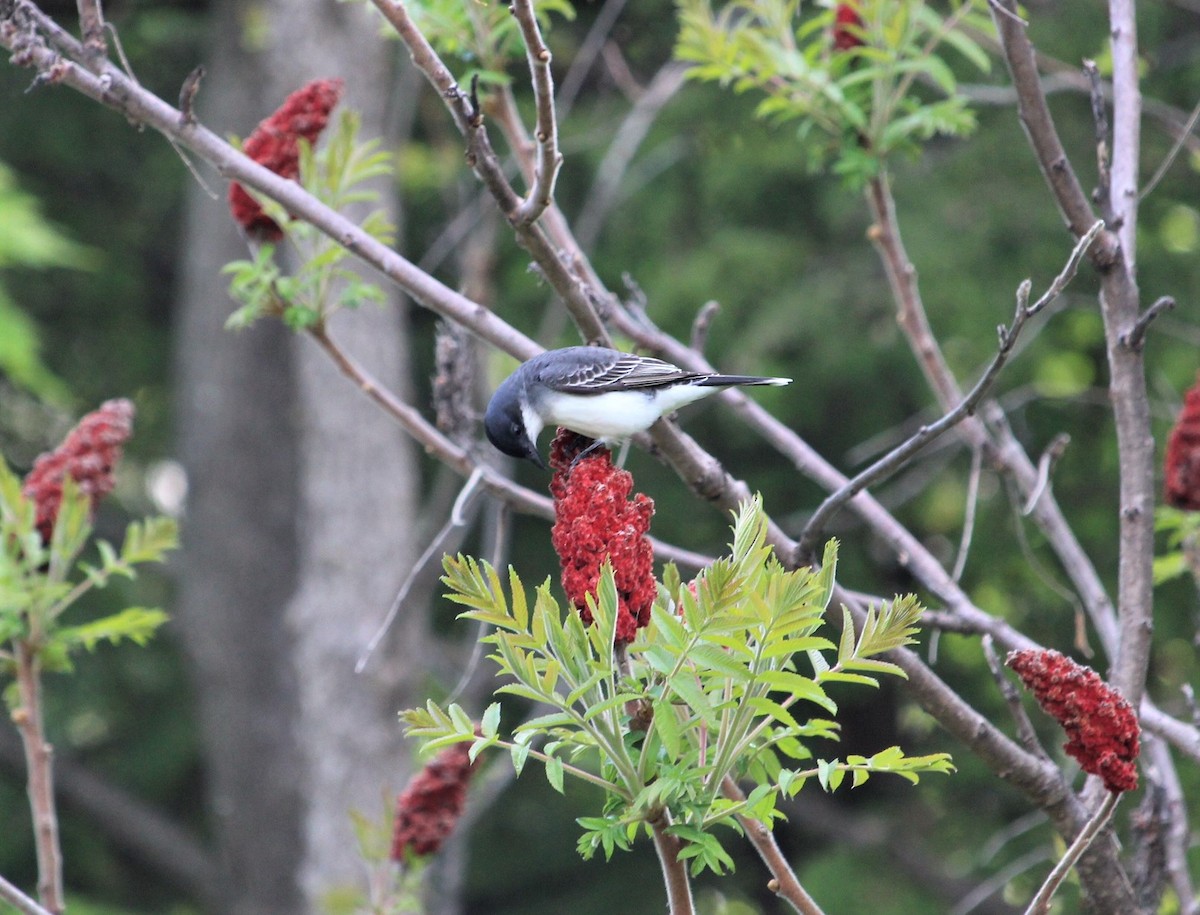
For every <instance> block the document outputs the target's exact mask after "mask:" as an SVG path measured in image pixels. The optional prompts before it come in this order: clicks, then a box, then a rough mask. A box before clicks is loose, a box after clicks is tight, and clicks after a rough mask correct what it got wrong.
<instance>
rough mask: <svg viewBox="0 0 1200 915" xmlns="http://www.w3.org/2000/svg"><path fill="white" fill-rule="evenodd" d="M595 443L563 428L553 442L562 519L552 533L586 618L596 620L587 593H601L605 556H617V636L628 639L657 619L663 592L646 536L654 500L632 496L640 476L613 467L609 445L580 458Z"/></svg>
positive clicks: (566, 581) (554, 486)
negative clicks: (598, 587) (653, 614)
mask: <svg viewBox="0 0 1200 915" xmlns="http://www.w3.org/2000/svg"><path fill="white" fill-rule="evenodd" d="M591 443H592V440H591V439H589V438H585V437H584V436H581V435H576V434H575V433H574V432H569V431H567V430H566V429H560V430H559V432H558V435H556V436H555V438H554V442H553V444H551V446H550V466H551V467H552V468H554V478H553V480H551V482H550V492H551V494H552V495H553V496H554V518H555V520H554V527H553V528H552V529H551V531H550V539H551V542H552V543H553V544H554V550H555V552H557V553H558V559H559V562H560V563H561V565H562V584H563V590H564V591H565V592H566V594H567V598H568V599H569V600H570V601H571V603H572V604H573V605H574V607H575V609H576V610H578V611H579V616H580V618H581V619H582V620H583V621H584V622H585V623H591V621H592V614H591V613H590V612H589V610H588V608H587V595H588V594H593V595H594V594H595V593H596V585H597V583H598V582H599V581H600V567H601V566H602V565H603V564H604V560H605V559H609V560H610V561H611V562H612V568H613V578H614V580H615V581H616V585H617V636H616V640H617V643H618V644H622V645H627V644H628V643H630V642H632V641H633V639H634V636H636V635H637V631H638V629H640V628H641V627H642V626H645V625H646V624H647V623H649V622H650V608H651V607H652V606H653V605H654V598H655V595H656V594H657V591H658V586H657V585H656V584H655V581H654V551H653V549H652V548H651V546H650V541H649V540H648V539H646V534H647V532H648V531H649V530H650V518H651V517H653V515H654V500H653V499H651V498H650V497H649V496H646V495H643V494H642V493H637V494H636V495H634V497H633V498H632V499H630V497H629V494H630V493H631V492H632V491H633V476H632V475H631V474H630V473H629V472H628V471H625V470H621V469H619V468H617V467H614V466H613V462H612V455H611V454H609V452H608V449H606V448H598V449H596V450H595V451H593V452H592V453H590V454H588V455H587V456H586V457H584V458H583V459H582V460H579V461H576V460H575V458H576V456H577V455H578V454H579V453H580V452H581V451H582V450H583V449H584V448H586V447H587V446H588V445H590V444H591Z"/></svg>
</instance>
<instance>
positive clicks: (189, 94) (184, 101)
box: [179, 64, 204, 127]
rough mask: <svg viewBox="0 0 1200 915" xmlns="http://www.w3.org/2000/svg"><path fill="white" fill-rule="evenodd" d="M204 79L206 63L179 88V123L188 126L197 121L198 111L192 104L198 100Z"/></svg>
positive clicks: (188, 76) (192, 73) (193, 71)
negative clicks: (197, 96)
mask: <svg viewBox="0 0 1200 915" xmlns="http://www.w3.org/2000/svg"><path fill="white" fill-rule="evenodd" d="M202 79H204V65H203V64H200V65H199V66H197V67H196V68H195V69H194V70H192V72H191V73H189V74H188V75H187V78H186V79H184V81H183V85H182V86H180V88H179V124H180V126H181V127H182V126H187V125H189V124H195V123H196V113H195V111H193V110H192V106H193V104H194V103H195V101H196V93H197V92H199V91H200V81H201V80H202Z"/></svg>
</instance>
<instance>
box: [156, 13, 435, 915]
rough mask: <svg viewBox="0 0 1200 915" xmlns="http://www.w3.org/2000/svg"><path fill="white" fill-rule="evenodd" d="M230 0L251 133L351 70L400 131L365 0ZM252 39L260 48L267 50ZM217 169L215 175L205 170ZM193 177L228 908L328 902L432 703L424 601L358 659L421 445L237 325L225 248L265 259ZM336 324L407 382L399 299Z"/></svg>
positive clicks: (187, 380)
mask: <svg viewBox="0 0 1200 915" xmlns="http://www.w3.org/2000/svg"><path fill="white" fill-rule="evenodd" d="M248 12H249V5H248V4H244V3H239V2H235V0H223V2H219V3H217V4H216V7H215V12H214V31H213V47H212V53H211V54H210V56H209V59H208V60H207V61H205V63H206V66H207V70H208V75H207V77H206V79H205V81H204V84H203V88H202V90H201V95H200V98H199V101H198V105H197V107H198V110H199V113H200V116H201V118H202V119H203V120H204V122H205V123H206V124H208V125H210V126H211V127H213V128H214V129H216V130H217V131H218V132H220V131H229V132H235V133H238V134H240V135H242V136H245V135H247V134H249V132H250V130H251V129H252V128H253V127H254V125H255V124H256V123H257V122H258V121H259V120H260V119H261V118H263V117H265V116H266V115H267V114H269V113H270V112H271V111H272V110H273V109H274V108H275V107H276V106H277V105H278V104H279V103H280V102H281V101H282V100H283V98H284V97H285V96H286V95H287V94H288V92H290V91H292V90H294V89H296V88H298V87H299V86H300V85H302V84H303V83H304V82H305V81H307V80H309V79H313V78H318V77H332V76H337V77H341V78H342V79H344V80H345V82H346V90H347V91H346V96H345V99H344V101H343V104H345V105H349V106H352V107H354V108H356V109H358V110H359V111H360V112H362V116H363V128H362V134H363V136H365V137H372V136H384V135H386V133H387V128H388V126H389V125H387V124H385V114H386V111H385V108H386V105H387V100H388V99H389V98H390V97H391V94H392V89H393V86H394V76H393V74H392V72H391V67H390V61H391V59H392V56H393V54H394V45H392V44H391V43H389V42H385V41H382V40H380V39H379V37H378V25H377V23H376V21H375V20H374V19H373V17H372V16H371V14H370V10H369V8H368V7H367V6H366V5H365V4H341V3H337V2H336V0H273V2H269V3H266V4H260V5H257V6H256V7H255V8H254V13H255V16H256V18H257V17H261V18H257V25H256V30H255V32H254V33H253V34H251V33H250V32H248V31H246V29H245V22H244V16H245V14H247V13H248ZM251 38H253V39H254V40H255V42H257V43H256V44H254V45H253V49H249V48H250V46H251V44H252V42H251V41H250V39H251ZM208 180H209V181H210V182H212V181H214V179H212V178H211V177H208ZM218 190H219V191H220V192H221V199H219V200H215V201H214V200H213V199H211V198H210V197H209V196H208V195H206V194H205V193H204V192H203V191H202V190H200V189H199V188H196V189H194V190H193V193H192V195H191V199H190V202H189V212H188V216H187V223H186V227H185V240H184V247H185V261H186V263H185V267H184V270H183V278H182V288H181V290H180V316H179V321H178V331H177V338H176V345H177V369H178V383H179V384H178V389H179V392H180V393H179V400H178V417H179V425H180V434H179V446H180V451H181V456H182V459H183V461H184V463H185V466H186V467H187V470H188V476H189V481H190V497H189V507H188V514H187V518H186V521H185V546H184V553H183V559H182V563H181V585H180V601H179V611H178V619H179V624H180V626H181V628H182V633H183V637H184V643H185V647H186V649H187V651H188V652H189V655H190V657H191V660H192V663H193V668H194V672H195V683H196V689H197V694H198V700H199V706H200V711H201V716H202V721H203V728H204V739H205V745H206V756H207V759H208V764H209V772H210V781H211V784H210V790H211V797H212V806H213V811H214V816H215V831H216V837H217V842H218V845H219V847H220V851H221V853H222V860H223V862H224V864H225V867H226V869H227V879H228V887H227V890H228V902H227V906H226V908H224V909H223V911H227V912H231V913H243V912H244V913H255V915H264V913H275V912H279V913H284V912H286V913H296V912H304V911H310V912H312V911H317V910H318V909H319V908H320V903H321V900H322V899H324V898H326V897H327V896H328V894H330V893H331V892H333V891H336V890H339V889H343V888H346V887H348V886H352V887H355V888H358V889H360V890H361V889H363V888H365V885H366V880H365V875H366V866H365V864H364V861H363V859H362V857H361V856H360V854H359V851H358V847H357V844H356V841H355V834H354V831H353V828H352V820H351V814H352V813H353V812H358V813H362V814H364V815H366V816H367V817H368V818H370V819H372V820H375V821H376V822H379V821H381V820H382V819H383V818H384V816H385V814H386V808H387V805H388V804H389V803H390V801H391V797H392V794H393V793H394V791H395V790H396V789H397V788H398V787H399V786H400V785H402V784H403V781H404V779H405V777H406V775H407V771H406V770H407V763H408V759H409V755H410V754H409V752H408V751H407V750H406V749H405V748H404V747H403V746H402V744H401V736H400V729H399V726H398V723H397V719H396V714H395V713H396V710H397V709H398V708H399V707H401V706H403V705H407V704H414V703H417V702H420V701H422V697H420V696H416V695H414V694H412V692H411V686H412V685H413V682H414V681H418V682H419V680H420V678H421V676H422V674H421V672H422V670H423V669H424V668H425V661H426V659H427V656H428V652H427V650H426V648H425V643H426V641H427V638H428V637H427V632H426V629H425V612H424V608H423V607H422V608H420V610H419V611H417V612H413V611H409V612H408V613H407V614H406V615H405V618H404V619H403V620H402V622H401V624H400V631H399V633H398V636H397V637H395V638H393V639H392V640H391V641H390V643H389V649H388V650H387V651H384V652H381V658H380V659H377V660H376V662H375V663H373V664H371V665H370V667H369V668H368V670H367V672H366V673H365V674H363V675H356V674H355V673H354V663H355V660H356V658H357V656H358V654H359V652H360V651H361V650H362V647H363V646H364V645H365V644H366V642H367V640H368V638H369V636H370V634H371V633H372V631H373V630H374V628H375V626H376V625H377V624H378V621H379V619H380V618H381V616H382V614H383V612H384V611H385V610H386V609H387V606H388V604H389V602H390V600H391V597H392V595H393V594H394V592H395V589H396V587H397V584H398V582H399V581H400V580H401V579H402V578H403V575H404V573H405V570H406V569H407V567H408V565H409V564H410V562H411V558H412V556H413V555H414V553H415V547H416V546H417V545H416V544H415V542H414V539H413V538H414V535H415V530H416V527H417V525H416V519H417V512H418V505H419V495H420V493H419V487H420V483H419V474H418V468H417V464H416V459H415V455H414V453H413V448H412V447H411V444H410V443H409V442H408V440H407V439H406V438H405V437H404V436H403V435H402V434H401V433H400V432H399V431H398V429H397V427H395V426H394V425H393V424H392V423H391V422H390V421H389V420H388V419H387V418H386V417H385V416H383V414H382V413H380V412H379V411H378V410H377V409H375V408H374V407H373V406H372V405H371V404H369V403H368V402H367V400H366V399H365V398H364V397H363V396H362V395H361V393H360V392H358V391H357V390H356V389H355V388H354V387H353V386H352V385H351V384H350V383H349V382H348V381H347V380H346V379H344V378H342V377H341V376H340V375H338V374H337V372H336V371H335V370H334V369H333V367H332V366H331V365H330V364H329V363H328V361H327V359H326V358H325V357H324V356H323V355H322V354H321V353H319V352H318V351H317V350H316V348H315V346H313V345H312V344H311V343H310V341H308V340H306V339H304V338H303V337H300V336H293V335H292V334H291V333H290V332H287V331H285V330H283V329H281V328H280V327H279V326H277V325H275V324H271V323H270V322H263V323H262V324H261V325H260V326H257V327H255V328H253V329H251V330H250V331H247V332H242V333H236V334H235V333H231V332H228V331H225V330H224V329H223V323H224V321H225V318H226V317H227V315H228V314H229V312H230V310H231V307H232V306H231V304H230V302H229V300H228V296H227V294H226V285H227V278H226V277H223V276H222V275H221V274H220V268H221V266H222V265H223V264H224V263H226V262H227V261H229V260H231V259H234V258H238V257H245V256H246V246H245V243H244V242H243V241H242V240H241V239H240V237H239V235H238V233H237V231H236V230H235V228H234V226H233V224H232V222H231V220H230V219H229V216H228V212H227V209H226V207H225V202H224V191H225V187H224V185H223V184H221V185H220V186H219V188H218ZM331 332H332V334H333V335H334V336H335V338H336V339H338V340H339V341H340V342H341V343H342V345H343V346H344V347H345V348H346V349H347V350H349V351H350V352H352V353H353V354H354V355H355V356H356V357H357V358H358V359H360V360H361V361H363V362H364V363H366V364H367V365H368V366H369V367H370V368H371V369H372V371H374V372H375V373H376V375H377V377H379V378H380V379H381V380H382V381H383V382H385V383H386V384H389V385H392V386H395V387H397V388H399V389H401V390H403V389H404V388H405V387H406V384H407V382H406V380H405V379H406V375H407V372H406V367H407V346H408V340H407V334H406V328H405V321H404V317H403V313H402V311H401V310H400V308H398V307H397V303H395V302H393V303H391V304H390V305H389V306H386V307H383V308H376V307H370V308H367V309H364V310H362V311H358V312H352V313H345V314H341V315H339V316H338V317H337V318H336V319H335V320H334V321H333V322H332V328H331Z"/></svg>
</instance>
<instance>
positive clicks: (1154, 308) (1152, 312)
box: [1120, 295, 1175, 352]
mask: <svg viewBox="0 0 1200 915" xmlns="http://www.w3.org/2000/svg"><path fill="white" fill-rule="evenodd" d="M1174 307H1175V300H1174V299H1173V298H1172V297H1171V296H1169V295H1164V296H1161V297H1159V298H1158V299H1156V300H1155V302H1154V304H1153V305H1151V306H1150V307H1149V308H1147V309H1146V310H1145V311H1144V312H1142V314H1141V316H1140V317H1138V319H1137V320H1136V321H1135V322H1134V324H1133V327H1131V328H1130V329H1129V332H1128V333H1126V334H1123V335H1122V336H1121V340H1120V342H1121V344H1122V345H1123V346H1125V347H1128V348H1129V349H1131V350H1134V351H1135V352H1140V351H1141V348H1142V343H1143V342H1144V340H1145V337H1146V331H1147V330H1148V329H1149V327H1150V325H1151V324H1152V323H1154V319H1155V318H1157V317H1158V316H1159V315H1160V314H1162V313H1163V312H1164V311H1171V310H1172V309H1173V308H1174Z"/></svg>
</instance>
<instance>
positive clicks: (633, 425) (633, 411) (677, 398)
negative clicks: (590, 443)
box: [542, 385, 720, 442]
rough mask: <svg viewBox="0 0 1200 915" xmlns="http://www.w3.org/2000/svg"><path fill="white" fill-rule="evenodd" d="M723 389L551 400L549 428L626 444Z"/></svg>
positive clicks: (693, 388) (697, 388)
mask: <svg viewBox="0 0 1200 915" xmlns="http://www.w3.org/2000/svg"><path fill="white" fill-rule="evenodd" d="M718 390H720V389H719V388H715V387H700V386H698V385H677V386H674V387H668V388H662V389H659V390H651V391H646V390H639V391H609V392H607V393H604V394H592V395H587V396H578V395H576V396H571V395H557V396H552V397H548V398H547V402H546V403H545V404H544V406H543V411H542V412H543V416H544V418H545V420H546V425H547V426H565V427H566V428H568V429H570V430H572V431H573V432H578V433H579V434H580V435H586V436H588V437H589V438H594V439H599V440H601V441H605V442H612V441H623V440H624V439H627V438H629V437H630V436H632V435H635V434H636V433H638V432H642V431H644V430H646V429H648V428H650V426H651V424H653V422H654V421H655V420H656V419H658V418H659V417H660V416H665V415H666V414H668V413H671V412H673V411H675V410H677V409H679V408H680V407H682V406H685V405H687V404H689V403H692V402H693V401H696V400H700V399H701V398H702V397H707V396H708V395H710V394H715V393H717V391H718Z"/></svg>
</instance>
